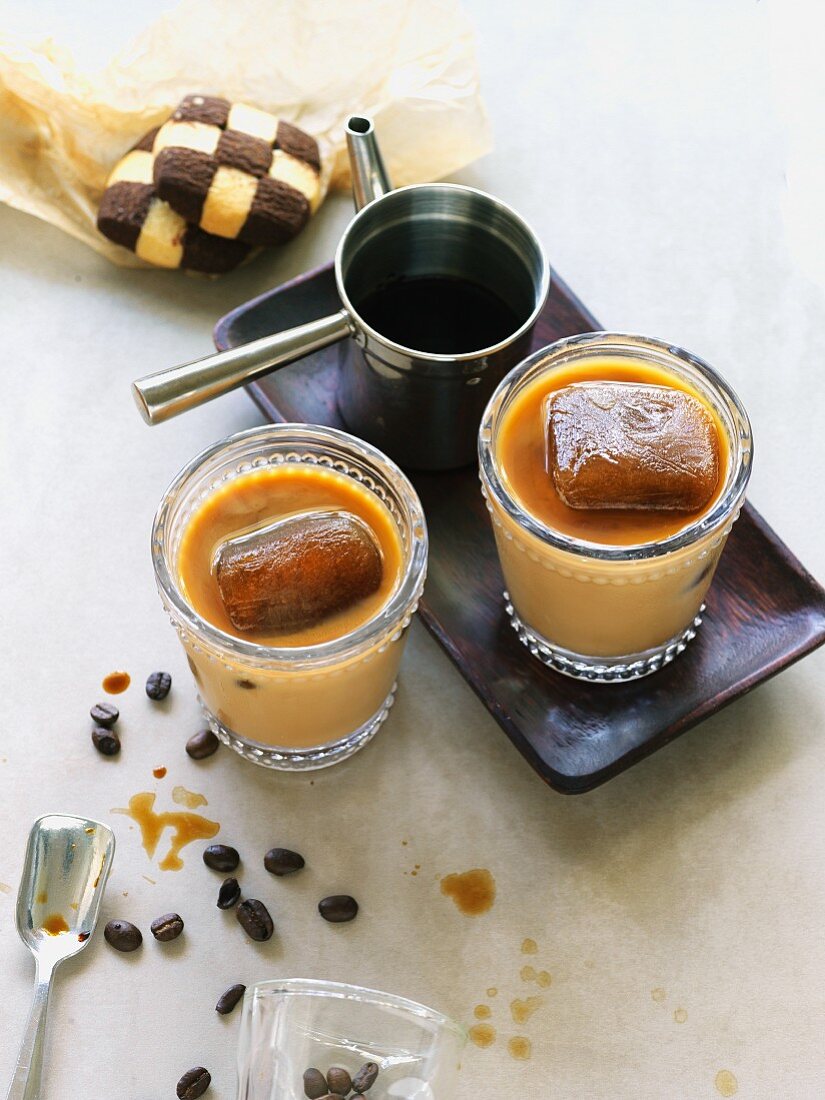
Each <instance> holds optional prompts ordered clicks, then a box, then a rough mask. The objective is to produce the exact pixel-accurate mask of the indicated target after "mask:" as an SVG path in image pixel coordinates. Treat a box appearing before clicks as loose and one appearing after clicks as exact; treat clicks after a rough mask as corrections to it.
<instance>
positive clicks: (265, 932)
mask: <svg viewBox="0 0 825 1100" xmlns="http://www.w3.org/2000/svg"><path fill="white" fill-rule="evenodd" d="M235 916H236V917H237V918H238V924H240V926H241V928H243V930H244V932H246V934H247V936H249V938H250V939H251V940H257V941H258V943H263V942H264V940H268V939H270V938H271V936H272V933H273V932H274V931H275V925H274V924H273V923H272V917H270V915H269V910H268V909H267V907H266V906H265V905H264V903H263V902H262V901H258V900H257V899H256V898H246V900H245V901H242V902H241V904H240V905H239V906H238V908H237V909H236V910H235Z"/></svg>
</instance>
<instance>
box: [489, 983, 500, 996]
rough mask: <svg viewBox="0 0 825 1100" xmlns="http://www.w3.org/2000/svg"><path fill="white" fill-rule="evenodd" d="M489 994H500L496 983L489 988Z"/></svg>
mask: <svg viewBox="0 0 825 1100" xmlns="http://www.w3.org/2000/svg"><path fill="white" fill-rule="evenodd" d="M487 996H488V997H496V996H498V990H497V989H496V987H495V986H494V985H491V986H490V988H489V989H488V990H487Z"/></svg>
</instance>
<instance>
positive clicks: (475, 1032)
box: [467, 1024, 496, 1050]
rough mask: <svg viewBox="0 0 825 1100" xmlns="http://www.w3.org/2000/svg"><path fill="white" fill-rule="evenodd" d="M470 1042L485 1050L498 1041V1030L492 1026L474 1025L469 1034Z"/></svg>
mask: <svg viewBox="0 0 825 1100" xmlns="http://www.w3.org/2000/svg"><path fill="white" fill-rule="evenodd" d="M467 1035H468V1036H469V1038H470V1042H471V1043H474V1044H475V1045H476V1046H477V1047H481V1049H482V1050H484V1049H485V1048H486V1047H491V1046H492V1045H493V1043H494V1042H495V1041H496V1029H495V1028H494V1027H493V1026H492V1024H473V1026H472V1027H471V1028H470V1030H469V1031H468V1032H467Z"/></svg>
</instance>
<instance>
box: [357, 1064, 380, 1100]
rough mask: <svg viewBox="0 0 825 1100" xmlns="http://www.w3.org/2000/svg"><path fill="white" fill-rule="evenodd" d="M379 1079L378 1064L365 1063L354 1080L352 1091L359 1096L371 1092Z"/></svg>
mask: <svg viewBox="0 0 825 1100" xmlns="http://www.w3.org/2000/svg"><path fill="white" fill-rule="evenodd" d="M377 1078H378V1064H377V1062H364V1064H363V1066H361V1068H360V1069H359V1070H358V1072H357V1073H356V1075H355V1076H354V1077H353V1079H352V1089H353V1092H355V1093H356V1094H357V1095H358V1096H362V1095H363V1094H364V1093H365V1092H369V1090H370V1089H371V1088H372V1086H373V1085H374V1084H375V1082H376V1079H377Z"/></svg>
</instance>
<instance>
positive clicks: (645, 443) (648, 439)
mask: <svg viewBox="0 0 825 1100" xmlns="http://www.w3.org/2000/svg"><path fill="white" fill-rule="evenodd" d="M544 415H545V418H546V420H545V423H546V431H547V434H546V442H547V469H548V473H550V474H551V475H552V478H553V482H554V484H555V487H556V491H557V492H558V494H559V496H560V497H561V499H562V500H563V501H564V503H565V504H567V505H569V506H570V507H571V508H610V509H620V508H641V509H647V510H652V511H685V512H692V511H696V510H697V509H699V508H702V507H703V506H704V505H705V504H707V503H708V501H709V500H710V498H711V497H712V496H713V493H714V491H715V489H716V486H717V483H718V480H719V466H720V456H719V438H718V434H717V429H716V425H715V423H714V421H713V418H712V416H711V414H710V412H709V411H708V409H706V408H705V406H704V405H703V404H702V402H701V401H699V399H698V398H696V397H693V396H692V395H691V394H689V393H685V392H684V391H683V390H676V389H670V388H669V387H666V386H652V385H644V384H641V383H636V382H574V383H573V384H572V385H569V386H565V387H564V388H563V389H560V390H556V391H555V392H553V393H551V394H550V395H549V396H548V397H547V398H545V401H544Z"/></svg>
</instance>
